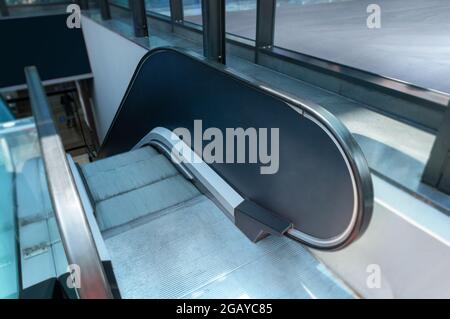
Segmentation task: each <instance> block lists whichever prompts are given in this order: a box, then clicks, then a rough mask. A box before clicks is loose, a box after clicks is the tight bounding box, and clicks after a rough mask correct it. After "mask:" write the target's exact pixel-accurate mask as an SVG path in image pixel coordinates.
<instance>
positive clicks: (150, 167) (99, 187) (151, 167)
mask: <svg viewBox="0 0 450 319" xmlns="http://www.w3.org/2000/svg"><path fill="white" fill-rule="evenodd" d="M177 174H178V171H177V170H176V169H175V168H174V166H173V165H172V164H171V163H170V162H169V161H168V160H167V159H166V158H165V157H164V156H163V155H156V156H152V157H150V158H147V159H143V160H140V161H137V162H132V163H127V164H125V165H123V166H118V167H116V168H114V169H110V170H101V171H100V172H97V173H96V174H94V175H90V176H88V177H86V181H87V183H88V185H89V189H90V191H91V194H92V197H93V199H94V201H95V202H99V201H103V200H106V199H108V198H111V197H113V196H117V195H120V194H123V193H126V192H130V191H132V190H134V189H137V188H140V187H143V186H145V185H148V184H152V183H154V182H156V181H158V180H162V179H165V178H168V177H171V176H174V175H177Z"/></svg>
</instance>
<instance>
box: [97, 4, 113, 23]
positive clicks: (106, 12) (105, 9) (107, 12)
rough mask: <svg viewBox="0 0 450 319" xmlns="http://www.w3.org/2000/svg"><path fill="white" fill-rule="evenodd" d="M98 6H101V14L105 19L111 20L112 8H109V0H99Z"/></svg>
mask: <svg viewBox="0 0 450 319" xmlns="http://www.w3.org/2000/svg"><path fill="white" fill-rule="evenodd" d="M98 6H99V7H100V14H101V15H102V19H103V20H111V9H110V8H109V1H108V0H98Z"/></svg>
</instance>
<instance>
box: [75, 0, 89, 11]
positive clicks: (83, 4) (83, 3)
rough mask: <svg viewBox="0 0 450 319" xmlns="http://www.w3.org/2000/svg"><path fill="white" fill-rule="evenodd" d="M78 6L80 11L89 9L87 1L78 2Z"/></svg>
mask: <svg viewBox="0 0 450 319" xmlns="http://www.w3.org/2000/svg"><path fill="white" fill-rule="evenodd" d="M78 5H79V6H80V9H81V10H88V9H89V0H78Z"/></svg>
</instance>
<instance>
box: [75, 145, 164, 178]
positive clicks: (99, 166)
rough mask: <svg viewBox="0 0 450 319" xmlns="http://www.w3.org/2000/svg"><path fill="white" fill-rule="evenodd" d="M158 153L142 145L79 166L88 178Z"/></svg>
mask: <svg viewBox="0 0 450 319" xmlns="http://www.w3.org/2000/svg"><path fill="white" fill-rule="evenodd" d="M158 154H159V153H158V152H157V151H156V150H155V149H154V148H153V147H142V148H139V149H136V150H133V151H130V152H126V153H122V154H118V155H114V156H111V157H108V158H105V159H101V160H98V161H95V162H92V163H88V164H84V165H82V166H81V169H82V171H83V175H84V176H85V177H86V178H88V177H90V176H93V175H96V174H99V173H101V172H104V171H108V170H114V169H117V168H118V167H120V166H124V165H127V164H130V163H133V162H139V161H142V160H146V159H149V158H151V157H153V156H156V155H158Z"/></svg>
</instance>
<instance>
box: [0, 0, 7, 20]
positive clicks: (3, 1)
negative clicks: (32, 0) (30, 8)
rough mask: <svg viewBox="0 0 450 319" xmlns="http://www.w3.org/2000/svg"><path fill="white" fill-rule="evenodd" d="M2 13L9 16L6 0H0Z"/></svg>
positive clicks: (3, 15)
mask: <svg viewBox="0 0 450 319" xmlns="http://www.w3.org/2000/svg"><path fill="white" fill-rule="evenodd" d="M0 14H1V16H2V17H8V16H9V10H8V5H7V4H6V0H0Z"/></svg>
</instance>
